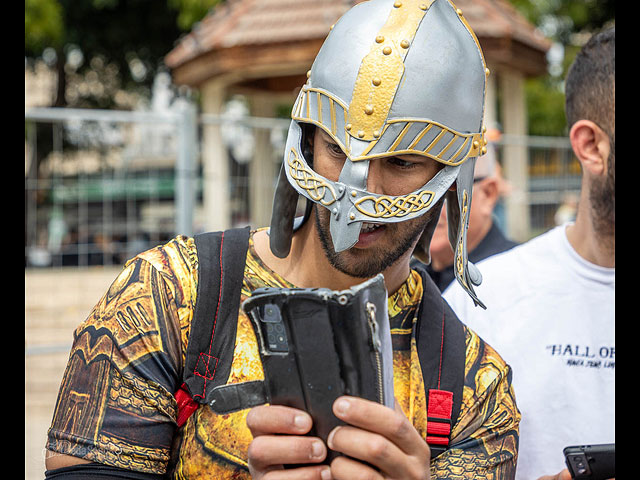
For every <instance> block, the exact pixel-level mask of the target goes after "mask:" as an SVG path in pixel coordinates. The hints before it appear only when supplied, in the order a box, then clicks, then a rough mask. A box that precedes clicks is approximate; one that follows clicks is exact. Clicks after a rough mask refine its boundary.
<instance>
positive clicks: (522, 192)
mask: <svg viewBox="0 0 640 480" xmlns="http://www.w3.org/2000/svg"><path fill="white" fill-rule="evenodd" d="M499 82H500V88H501V94H502V102H501V103H502V104H501V113H502V129H503V137H502V138H503V140H504V149H503V153H504V154H503V167H504V176H505V178H506V179H507V180H508V181H509V183H510V185H511V192H510V194H509V195H508V196H507V198H506V199H505V210H506V222H507V234H508V236H509V237H511V238H512V239H514V240H516V241H519V242H523V241H526V240H528V239H529V235H530V234H529V231H530V220H529V217H530V215H529V201H528V197H529V193H528V151H527V144H526V141H525V140H526V137H525V136H526V134H527V116H526V114H527V112H526V100H525V92H524V76H523V75H522V73H520V72H516V71H514V70H502V71H501V72H500V79H499Z"/></svg>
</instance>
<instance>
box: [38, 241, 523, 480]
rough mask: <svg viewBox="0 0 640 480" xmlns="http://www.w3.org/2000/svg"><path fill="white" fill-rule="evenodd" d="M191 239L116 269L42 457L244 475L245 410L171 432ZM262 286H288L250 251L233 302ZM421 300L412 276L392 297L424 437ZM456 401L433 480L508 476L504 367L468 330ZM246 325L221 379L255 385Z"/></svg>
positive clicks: (400, 370) (400, 390)
mask: <svg viewBox="0 0 640 480" xmlns="http://www.w3.org/2000/svg"><path fill="white" fill-rule="evenodd" d="M197 271H198V265H197V256H196V250H195V245H194V243H193V240H192V239H188V238H186V237H177V238H175V239H174V240H172V241H171V242H169V243H167V244H166V245H163V246H161V247H157V248H155V249H152V250H149V251H147V252H144V253H143V254H141V255H139V256H138V257H136V258H135V259H133V260H131V261H130V262H128V263H127V265H125V267H124V269H123V271H122V273H121V274H120V275H119V276H118V278H117V279H116V280H115V282H114V283H113V284H112V286H111V287H110V289H109V291H108V292H107V293H106V294H105V296H104V297H103V298H102V299H101V300H100V301H99V302H98V304H97V305H96V307H95V308H94V310H93V311H92V313H91V315H89V317H88V318H87V320H86V321H85V322H83V323H82V324H81V325H80V326H79V327H78V328H77V330H76V332H75V334H74V338H75V341H74V345H73V348H72V350H71V354H70V358H69V363H68V365H67V370H66V372H65V375H64V377H63V381H62V384H61V387H60V393H59V397H58V401H57V404H56V408H55V412H54V417H53V421H52V426H51V428H50V430H49V436H48V437H49V438H48V443H47V448H48V449H49V450H52V451H55V452H59V453H64V454H68V455H74V456H78V457H82V458H85V459H87V460H92V461H95V462H99V463H105V464H109V465H113V466H117V467H121V468H124V469H131V470H137V471H141V472H150V473H163V472H165V471H168V472H169V473H170V474H171V476H172V478H175V479H196V478H216V479H219V480H224V479H249V478H250V476H249V472H248V469H247V460H246V459H247V449H248V446H249V443H250V442H251V438H252V437H251V434H250V432H249V430H248V429H247V427H246V425H245V419H246V415H247V413H248V410H243V411H240V412H235V413H231V414H227V415H216V414H215V413H213V411H212V410H211V409H210V408H209V407H208V406H206V405H204V406H201V407H200V408H199V409H198V410H197V411H196V412H195V413H194V414H193V415H192V416H191V417H190V418H189V420H188V421H187V422H186V424H185V425H184V426H183V427H182V428H180V429H177V428H176V424H175V419H176V416H177V407H176V402H175V399H174V397H173V392H174V391H175V390H177V388H178V387H179V385H180V382H181V375H182V366H183V364H184V356H185V352H186V342H187V338H188V334H189V326H190V321H191V316H192V313H193V308H194V305H195V300H196V298H195V297H196V291H197ZM263 286H284V287H292V285H291V284H289V283H288V282H287V281H286V280H284V279H283V278H282V277H280V276H279V275H278V274H276V273H275V272H273V271H271V270H269V269H268V268H267V267H266V266H264V265H263V264H262V262H261V261H260V260H259V258H258V257H257V255H256V254H255V251H254V250H253V245H252V243H250V249H249V252H248V254H247V259H246V267H245V277H244V283H243V288H242V300H244V299H245V298H247V297H248V296H249V295H250V294H251V292H252V291H253V290H255V289H256V288H259V287H263ZM421 296H422V283H421V278H420V276H419V275H418V274H417V272H412V275H410V277H409V278H408V280H407V282H405V284H404V285H403V286H402V287H401V288H400V289H399V290H398V292H396V293H395V294H393V295H392V296H391V297H390V298H389V317H390V320H391V333H392V340H393V346H394V387H395V393H396V398H397V400H398V401H399V403H400V405H401V407H402V409H403V411H404V412H405V414H406V415H407V417H408V418H409V419H410V420H411V421H412V422H413V424H414V426H415V428H416V429H417V430H418V432H420V434H421V435H423V436H424V435H425V434H426V424H427V419H426V398H425V393H424V385H423V383H422V372H421V370H420V363H419V361H418V355H417V350H416V344H415V339H414V338H412V335H411V332H412V325H413V322H414V321H415V317H416V314H417V307H418V304H419V301H420V298H421ZM466 345H467V352H466V353H467V357H466V367H465V373H466V376H465V378H466V380H465V387H464V393H463V397H464V398H463V405H462V408H461V412H460V417H459V419H458V422H457V423H456V425H455V426H454V428H453V433H452V445H453V447H454V448H452V449H451V450H449V451H447V452H445V453H444V454H442V455H440V456H439V457H438V458H437V459H436V460H434V461H433V462H432V463H431V473H432V476H433V478H461V479H467V478H468V479H484V478H488V479H489V478H492V479H499V478H512V477H513V474H514V472H515V462H516V452H517V442H518V423H519V419H520V414H519V412H518V410H517V408H516V405H515V399H514V396H513V391H512V388H511V382H510V380H511V378H510V370H509V367H508V366H507V365H505V364H504V362H503V361H502V359H501V358H500V357H499V356H498V355H497V354H496V353H495V352H494V351H493V350H492V349H491V348H490V347H489V346H488V345H486V344H484V343H483V342H482V341H481V340H480V339H479V338H478V337H477V336H476V335H475V334H474V333H473V332H471V331H468V330H467V332H466ZM262 378H263V373H262V366H261V363H260V358H259V355H258V348H257V343H256V339H255V336H254V333H253V329H252V327H251V324H250V321H249V319H248V318H247V317H246V316H245V315H244V313H242V312H241V313H240V316H239V318H238V330H237V338H236V348H235V352H234V359H233V363H232V368H231V372H230V375H229V379H228V381H229V382H230V383H231V382H233V383H235V382H243V381H247V380H257V379H262Z"/></svg>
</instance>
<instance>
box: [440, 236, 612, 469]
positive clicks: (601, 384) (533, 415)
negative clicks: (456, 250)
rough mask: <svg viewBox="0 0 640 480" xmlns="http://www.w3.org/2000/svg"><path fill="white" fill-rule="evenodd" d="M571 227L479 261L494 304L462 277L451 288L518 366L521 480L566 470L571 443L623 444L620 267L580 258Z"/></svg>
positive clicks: (458, 305) (476, 325)
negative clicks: (618, 407)
mask: <svg viewBox="0 0 640 480" xmlns="http://www.w3.org/2000/svg"><path fill="white" fill-rule="evenodd" d="M566 226H567V225H563V226H560V227H556V228H553V229H552V230H550V231H548V232H547V233H545V234H543V235H540V236H538V237H536V238H534V239H532V240H530V241H529V242H527V243H524V244H522V245H520V246H517V247H515V248H513V249H511V250H509V251H507V252H505V253H501V254H498V255H495V256H493V257H490V258H488V259H485V260H484V261H482V262H479V263H478V265H477V266H478V268H479V270H480V272H481V273H482V276H483V282H482V284H481V285H480V286H479V287H477V288H476V289H475V290H476V293H477V294H478V298H479V299H480V300H481V301H482V302H483V303H484V304H485V305H486V306H487V310H483V309H482V308H480V307H474V305H473V302H472V300H471V299H470V297H469V296H468V295H467V294H466V293H465V292H464V291H463V290H462V288H461V287H460V285H459V284H458V282H453V284H452V285H451V286H449V287H448V288H447V290H445V292H444V294H443V296H444V298H445V299H446V300H447V301H448V302H449V304H450V305H451V307H452V308H453V309H454V311H455V312H456V313H457V314H458V316H459V317H460V319H461V320H462V321H463V322H465V323H466V324H467V325H468V326H469V327H470V328H471V329H472V330H474V331H475V332H476V333H478V334H479V335H480V337H482V338H483V339H484V340H485V341H486V342H487V343H488V344H489V345H491V346H492V347H494V348H495V349H496V350H497V351H498V353H499V354H500V355H501V356H502V357H503V358H504V360H505V361H506V362H507V363H508V364H509V365H510V366H511V367H512V369H513V388H514V391H515V395H516V401H517V404H518V408H519V409H520V412H521V413H522V420H521V423H520V448H519V455H518V469H517V473H516V479H518V480H531V479H537V478H539V477H540V476H542V475H551V474H556V473H558V472H559V471H560V470H562V469H563V468H566V466H565V463H564V456H563V454H562V449H563V448H564V447H566V446H568V445H583V444H598V443H615V359H616V358H615V268H604V267H600V266H597V265H594V264H591V263H589V262H587V261H586V260H584V259H583V258H582V257H580V256H579V255H578V254H577V253H576V251H575V250H574V249H573V248H572V247H571V245H570V243H569V241H568V240H567V236H566V234H565V229H566Z"/></svg>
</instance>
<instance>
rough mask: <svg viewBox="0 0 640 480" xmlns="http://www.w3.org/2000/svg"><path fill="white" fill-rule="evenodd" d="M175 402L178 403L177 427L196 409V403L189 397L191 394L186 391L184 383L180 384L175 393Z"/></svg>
mask: <svg viewBox="0 0 640 480" xmlns="http://www.w3.org/2000/svg"><path fill="white" fill-rule="evenodd" d="M174 396H175V398H176V402H177V403H178V418H177V420H176V423H177V424H178V427H181V426H182V425H184V424H185V422H186V421H187V419H188V418H189V417H190V416H191V415H192V414H193V412H195V411H196V410H197V409H198V403H197V402H196V401H195V400H194V399H193V398H191V395H190V394H189V392H188V391H187V387H186V385H185V384H184V383H183V384H182V386H181V387H180V388H179V389H178V391H177V392H176V393H175V395H174Z"/></svg>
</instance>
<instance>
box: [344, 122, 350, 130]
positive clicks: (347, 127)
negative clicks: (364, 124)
mask: <svg viewBox="0 0 640 480" xmlns="http://www.w3.org/2000/svg"><path fill="white" fill-rule="evenodd" d="M345 128H346V129H347V131H349V130H351V124H350V123H347V126H346V127H345Z"/></svg>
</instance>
